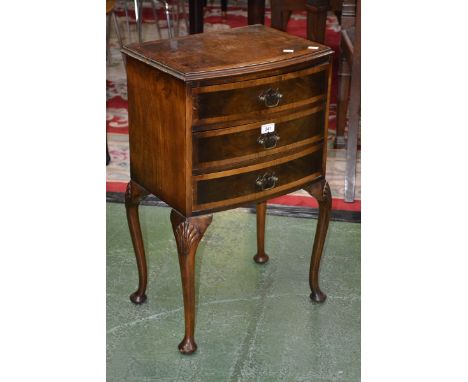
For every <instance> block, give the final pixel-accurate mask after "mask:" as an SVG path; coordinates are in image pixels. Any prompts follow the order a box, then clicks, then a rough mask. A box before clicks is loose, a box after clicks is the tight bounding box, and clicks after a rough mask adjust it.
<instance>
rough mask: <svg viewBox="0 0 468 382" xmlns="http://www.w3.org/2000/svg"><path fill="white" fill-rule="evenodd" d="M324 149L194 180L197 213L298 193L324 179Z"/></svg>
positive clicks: (311, 148) (315, 148)
mask: <svg viewBox="0 0 468 382" xmlns="http://www.w3.org/2000/svg"><path fill="white" fill-rule="evenodd" d="M322 157H323V145H316V146H312V147H310V148H308V149H307V150H303V151H302V152H300V153H296V154H293V155H289V156H285V157H283V158H281V159H278V160H275V161H271V162H266V163H262V164H256V165H252V166H247V167H244V168H241V169H235V170H229V171H221V172H217V173H209V174H203V175H199V176H194V187H193V192H194V198H193V200H194V201H195V205H194V210H206V209H215V208H218V207H219V206H221V205H223V206H225V205H236V204H245V203H248V202H249V201H253V200H255V199H258V198H261V197H269V196H271V195H274V194H276V193H279V192H282V193H284V192H285V191H286V190H289V189H297V188H300V187H301V186H302V185H304V184H307V183H310V182H311V181H313V180H314V179H317V178H318V177H320V176H322V175H323V168H322Z"/></svg>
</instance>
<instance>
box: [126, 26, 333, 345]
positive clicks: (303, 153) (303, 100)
mask: <svg viewBox="0 0 468 382" xmlns="http://www.w3.org/2000/svg"><path fill="white" fill-rule="evenodd" d="M195 48H196V49H195ZM122 52H123V53H124V54H125V55H126V56H127V80H128V113H129V141H130V159H131V160H130V178H131V180H130V182H129V183H128V186H127V190H126V193H125V207H126V212H127V221H128V225H129V229H130V235H131V239H132V243H133V248H134V251H135V256H136V262H137V268H138V275H139V284H138V289H137V290H136V291H135V292H134V293H133V294H132V295H131V296H130V300H131V301H132V302H133V303H135V304H141V303H143V302H145V301H146V299H147V297H146V286H147V280H148V273H147V265H146V257H145V249H144V245H143V238H142V234H141V228H140V222H139V216H138V206H139V203H140V201H141V200H142V198H144V197H145V196H146V195H148V194H154V195H155V196H157V197H158V198H159V199H161V200H163V201H164V202H166V203H167V204H168V205H169V206H170V207H172V210H171V214H170V220H171V224H172V228H173V233H174V237H175V241H176V245H177V251H178V256H179V265H180V272H181V278H182V290H183V301H184V318H185V336H184V339H183V340H182V342H181V343H180V344H179V351H180V352H182V353H184V354H191V353H193V352H194V351H195V350H196V349H197V345H196V343H195V339H194V332H195V272H194V268H195V255H196V251H197V247H198V244H199V243H200V241H201V239H202V237H203V235H204V233H205V231H206V230H207V228H208V226H209V225H210V223H211V222H212V218H213V216H212V213H213V212H216V211H222V210H227V209H232V208H236V207H239V206H242V205H245V204H250V203H256V206H257V207H256V212H257V253H256V254H255V256H254V261H255V262H256V263H258V264H264V263H266V262H267V261H268V258H269V257H268V255H267V254H266V253H265V250H264V243H265V215H266V202H267V200H268V199H271V198H274V197H277V196H280V195H284V194H287V193H290V192H293V191H296V190H299V189H304V190H306V191H307V192H308V193H309V194H310V195H311V196H313V197H314V198H316V199H317V201H318V204H319V218H318V222H317V229H316V233H315V238H314V243H313V247H312V257H311V262H310V270H309V284H310V288H311V295H310V298H311V299H312V301H314V302H318V303H320V302H323V301H325V299H326V295H325V294H324V293H323V292H322V291H321V289H320V286H319V268H320V260H321V257H322V253H323V247H324V243H325V238H326V234H327V230H328V224H329V220H330V209H331V201H332V197H331V192H330V187H329V186H328V183H327V181H326V179H325V172H326V155H327V145H326V143H327V129H328V108H329V102H330V82H331V55H332V53H333V52H332V50H331V49H330V48H328V47H326V46H324V45H320V44H317V43H315V42H312V41H308V40H305V39H302V38H299V37H295V36H290V35H288V34H286V33H284V32H281V31H277V30H274V29H271V28H268V27H265V26H263V25H251V26H247V27H242V28H235V29H231V30H228V31H222V32H215V33H206V34H198V35H190V36H186V37H180V38H175V39H170V40H164V41H153V42H145V43H143V44H130V45H127V46H126V47H124V48H123V49H122ZM195 52H196V53H195ZM227 53H229V54H227Z"/></svg>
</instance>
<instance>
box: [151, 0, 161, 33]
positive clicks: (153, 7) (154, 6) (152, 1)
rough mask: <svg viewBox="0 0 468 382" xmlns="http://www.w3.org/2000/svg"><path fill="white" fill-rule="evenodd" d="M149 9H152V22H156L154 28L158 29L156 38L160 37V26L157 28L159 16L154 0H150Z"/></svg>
mask: <svg viewBox="0 0 468 382" xmlns="http://www.w3.org/2000/svg"><path fill="white" fill-rule="evenodd" d="M151 9H152V10H153V17H154V22H155V24H156V30H157V31H158V38H159V39H161V38H162V36H161V28H159V17H158V11H157V9H156V0H151Z"/></svg>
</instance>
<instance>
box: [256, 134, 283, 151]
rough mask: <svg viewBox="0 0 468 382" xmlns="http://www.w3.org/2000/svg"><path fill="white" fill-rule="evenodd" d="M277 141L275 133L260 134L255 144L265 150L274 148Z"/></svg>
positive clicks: (278, 137)
mask: <svg viewBox="0 0 468 382" xmlns="http://www.w3.org/2000/svg"><path fill="white" fill-rule="evenodd" d="M279 140H280V136H279V135H278V134H276V133H266V134H262V135H260V136H259V137H258V138H257V142H258V143H259V144H260V145H263V147H264V148H265V149H267V150H268V149H273V148H275V147H276V144H277V143H278V141H279Z"/></svg>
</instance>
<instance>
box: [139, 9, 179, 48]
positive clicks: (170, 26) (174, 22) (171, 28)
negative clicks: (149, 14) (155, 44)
mask: <svg viewBox="0 0 468 382" xmlns="http://www.w3.org/2000/svg"><path fill="white" fill-rule="evenodd" d="M143 1H144V0H135V18H136V24H137V31H138V42H139V43H142V42H143V37H142V24H143V17H142V16H143ZM150 3H151V8H152V11H153V17H154V21H155V25H156V29H157V31H158V36H159V38H162V34H161V28H160V26H159V18H158V12H157V7H156V5H157V3H160V4H161V5H162V6H163V9H164V14H165V16H166V22H167V34H168V38H173V37H177V36H179V29H180V17H179V15H180V11H181V10H182V14H183V19H184V21H185V23H186V24H187V17H186V12H185V1H184V0H172V1H169V0H150ZM187 29H188V27H187Z"/></svg>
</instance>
